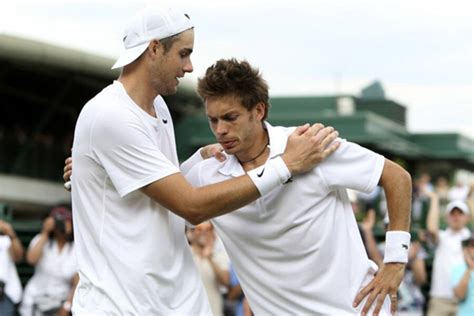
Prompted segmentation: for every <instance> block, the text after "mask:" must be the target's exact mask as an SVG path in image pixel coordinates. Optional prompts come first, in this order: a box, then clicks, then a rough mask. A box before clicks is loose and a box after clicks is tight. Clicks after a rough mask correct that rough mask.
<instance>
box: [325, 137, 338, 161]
mask: <svg viewBox="0 0 474 316" xmlns="http://www.w3.org/2000/svg"><path fill="white" fill-rule="evenodd" d="M340 145H341V143H340V142H338V141H335V142H333V143H332V144H331V145H329V146H328V147H326V148H325V149H324V150H323V156H322V158H323V159H324V158H326V157H327V156H329V155H331V154H332V153H333V152H335V151H336V149H338V148H339V146H340ZM323 148H324V147H323Z"/></svg>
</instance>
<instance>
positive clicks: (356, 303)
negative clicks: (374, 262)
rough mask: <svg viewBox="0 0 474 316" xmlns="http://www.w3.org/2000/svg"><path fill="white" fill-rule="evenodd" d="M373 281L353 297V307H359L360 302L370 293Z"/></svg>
mask: <svg viewBox="0 0 474 316" xmlns="http://www.w3.org/2000/svg"><path fill="white" fill-rule="evenodd" d="M372 284H373V281H372V282H370V283H369V284H367V286H365V287H364V288H363V289H362V290H361V291H360V292H359V293H358V294H357V296H356V297H355V299H354V303H352V306H353V307H357V306H359V304H360V302H362V300H363V299H364V298H365V297H366V296H367V295H368V294H369V293H370V292H371V291H372V288H373V285H372Z"/></svg>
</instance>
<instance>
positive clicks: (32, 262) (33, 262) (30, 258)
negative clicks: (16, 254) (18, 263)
mask: <svg viewBox="0 0 474 316" xmlns="http://www.w3.org/2000/svg"><path fill="white" fill-rule="evenodd" d="M26 262H27V263H28V264H29V265H32V266H34V265H36V263H37V262H38V259H36V258H35V257H34V256H33V255H32V254H31V253H29V252H28V253H27V254H26Z"/></svg>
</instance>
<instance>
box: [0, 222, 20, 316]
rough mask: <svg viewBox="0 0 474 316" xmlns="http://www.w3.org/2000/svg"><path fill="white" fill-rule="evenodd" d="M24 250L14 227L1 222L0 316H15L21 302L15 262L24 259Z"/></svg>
mask: <svg viewBox="0 0 474 316" xmlns="http://www.w3.org/2000/svg"><path fill="white" fill-rule="evenodd" d="M23 253H24V249H23V246H22V244H21V242H20V240H19V239H18V237H17V235H16V233H15V231H14V230H13V228H12V226H11V225H10V224H9V223H7V222H5V221H3V220H0V315H1V316H14V315H16V312H15V305H16V304H18V303H19V302H20V300H21V291H22V288H21V283H20V278H19V277H18V272H17V271H16V267H15V262H19V261H20V260H21V259H22V258H23Z"/></svg>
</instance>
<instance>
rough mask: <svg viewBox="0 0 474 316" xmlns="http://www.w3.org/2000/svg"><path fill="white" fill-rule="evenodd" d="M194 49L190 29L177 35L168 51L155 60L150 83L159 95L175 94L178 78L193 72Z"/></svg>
mask: <svg viewBox="0 0 474 316" xmlns="http://www.w3.org/2000/svg"><path fill="white" fill-rule="evenodd" d="M193 47H194V30H192V29H190V30H187V31H184V32H183V33H181V34H179V35H178V38H177V39H176V40H175V41H174V42H173V44H172V46H171V48H170V50H169V51H167V52H164V49H163V47H161V48H160V50H161V51H160V52H158V54H161V56H160V57H159V58H157V61H156V63H155V64H154V65H153V68H152V82H153V86H154V87H155V89H156V90H157V91H158V94H160V95H170V94H175V93H176V91H177V89H178V84H179V78H182V77H184V75H185V74H186V73H187V72H192V71H193V64H192V62H191V53H192V52H193Z"/></svg>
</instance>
